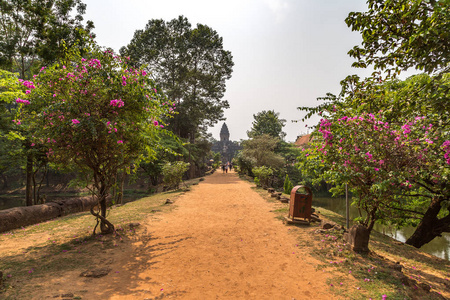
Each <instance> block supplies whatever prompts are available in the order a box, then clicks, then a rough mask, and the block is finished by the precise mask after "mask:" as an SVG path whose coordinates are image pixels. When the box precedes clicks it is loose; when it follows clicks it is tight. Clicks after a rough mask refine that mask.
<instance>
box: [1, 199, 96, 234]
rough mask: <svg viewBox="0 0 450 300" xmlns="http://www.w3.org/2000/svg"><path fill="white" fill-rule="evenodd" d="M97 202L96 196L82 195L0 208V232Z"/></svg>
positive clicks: (88, 206) (85, 208) (77, 209)
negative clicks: (31, 204) (29, 204)
mask: <svg viewBox="0 0 450 300" xmlns="http://www.w3.org/2000/svg"><path fill="white" fill-rule="evenodd" d="M96 204H97V199H96V198H93V197H81V198H73V199H68V200H59V201H55V202H49V203H45V204H41V205H33V206H22V207H13V208H9V209H5V210H0V232H5V231H8V230H12V229H16V228H20V227H23V226H28V225H33V224H37V223H41V222H44V221H48V220H51V219H55V218H58V217H61V216H65V215H69V214H72V213H76V212H82V211H86V210H89V209H90V208H91V207H92V206H94V205H96Z"/></svg>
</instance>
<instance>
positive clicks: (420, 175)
mask: <svg viewBox="0 0 450 300" xmlns="http://www.w3.org/2000/svg"><path fill="white" fill-rule="evenodd" d="M413 82H415V83H416V85H415V88H417V81H414V80H413ZM362 85H363V84H362V83H361V85H360V86H359V88H361V86H362ZM426 85H428V83H427V84H426ZM388 86H389V87H391V85H388ZM384 90H385V91H386V85H385V86H384ZM359 91H362V89H360V90H359ZM370 91H372V92H373V94H371V93H370V92H369V91H367V90H366V91H364V93H362V95H364V97H367V98H368V99H370V100H372V101H371V102H367V103H365V102H364V101H361V100H362V99H361V97H360V96H358V100H359V104H360V105H359V106H356V105H353V104H352V103H351V101H356V100H357V99H355V98H353V97H348V98H347V99H345V100H344V101H337V98H334V99H332V98H329V99H328V100H331V101H330V102H329V103H328V104H327V105H324V106H322V107H321V109H322V112H321V113H320V114H321V115H322V116H323V118H322V120H321V121H320V124H319V125H318V126H317V132H316V141H317V142H316V145H315V147H311V148H309V149H305V150H304V151H303V155H302V157H301V158H300V161H301V162H300V167H301V169H303V170H309V173H315V176H316V178H318V179H325V180H326V181H328V182H329V183H332V184H333V185H334V186H335V187H334V188H333V191H334V192H335V193H341V192H342V191H343V186H344V184H345V183H347V184H348V185H349V187H350V189H351V191H352V192H353V194H354V196H355V204H356V206H357V207H358V208H359V209H360V211H361V212H364V213H361V217H360V218H359V221H360V222H361V223H362V224H363V225H365V226H367V228H368V230H369V232H370V231H371V230H372V228H373V226H374V224H375V222H376V221H379V222H389V223H391V224H395V225H397V226H404V225H413V226H417V229H416V231H415V233H414V234H413V235H412V236H411V237H410V238H409V239H408V240H407V243H408V244H411V245H413V246H416V247H420V246H422V245H423V244H425V243H428V242H429V241H431V240H432V239H433V238H434V237H436V236H439V235H440V234H441V233H443V232H450V214H449V204H450V203H449V201H450V185H449V183H448V177H449V175H450V134H449V131H448V123H445V122H443V121H445V120H446V117H445V116H444V117H440V116H439V115H437V114H434V113H433V109H432V108H431V109H430V107H428V108H425V109H424V108H422V107H416V109H415V110H414V109H411V107H406V109H408V110H410V111H406V109H403V110H402V109H400V108H396V107H395V103H394V101H393V100H395V99H396V98H397V97H399V96H402V97H407V96H408V95H409V96H410V95H411V94H410V93H408V92H407V91H408V84H405V85H403V86H402V88H401V89H398V90H397V91H395V92H394V91H392V90H391V91H388V92H385V93H379V92H380V91H383V88H382V86H381V85H380V86H378V88H377V89H374V88H373V87H370ZM414 93H415V94H416V96H417V91H414ZM380 95H381V96H380ZM377 96H378V97H379V98H378V99H377V98H376V97H377ZM414 101H416V102H417V103H420V101H419V100H414ZM399 102H400V103H403V104H404V102H401V101H399ZM411 102H412V101H411ZM354 106H356V107H354ZM370 106H372V107H373V108H375V107H382V108H384V109H386V110H385V111H383V110H381V111H379V112H378V113H367V112H364V111H367V110H368V111H370V110H372V109H371V108H370ZM414 111H415V112H416V113H421V112H422V111H423V112H424V113H426V112H428V113H427V116H421V115H416V116H415V117H414V116H413V114H414ZM402 112H403V114H404V116H406V117H403V118H401V115H402Z"/></svg>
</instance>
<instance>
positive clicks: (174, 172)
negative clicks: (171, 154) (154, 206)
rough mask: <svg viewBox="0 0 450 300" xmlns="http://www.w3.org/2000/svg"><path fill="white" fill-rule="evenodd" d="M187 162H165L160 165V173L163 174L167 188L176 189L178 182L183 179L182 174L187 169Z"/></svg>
mask: <svg viewBox="0 0 450 300" xmlns="http://www.w3.org/2000/svg"><path fill="white" fill-rule="evenodd" d="M189 165H190V164H189V163H186V162H184V161H176V162H173V163H171V162H167V163H166V164H164V166H163V167H162V174H163V176H164V179H163V180H164V183H165V184H167V185H168V187H169V188H172V189H178V187H179V186H180V183H181V182H182V181H183V179H182V178H183V174H184V173H185V172H186V171H187V170H188V169H189Z"/></svg>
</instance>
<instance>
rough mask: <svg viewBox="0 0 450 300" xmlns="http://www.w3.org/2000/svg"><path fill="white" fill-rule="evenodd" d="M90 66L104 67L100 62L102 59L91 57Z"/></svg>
mask: <svg viewBox="0 0 450 300" xmlns="http://www.w3.org/2000/svg"><path fill="white" fill-rule="evenodd" d="M88 64H89V67H92V68H95V69H100V68H101V67H102V64H101V63H100V61H99V60H98V59H95V58H93V59H91V60H90V61H89V63H88Z"/></svg>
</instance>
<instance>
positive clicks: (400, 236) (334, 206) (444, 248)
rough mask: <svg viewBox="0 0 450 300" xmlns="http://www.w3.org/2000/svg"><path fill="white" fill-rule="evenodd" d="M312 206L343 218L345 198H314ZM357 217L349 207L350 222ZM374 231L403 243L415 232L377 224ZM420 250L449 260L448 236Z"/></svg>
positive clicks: (449, 243) (443, 235)
mask: <svg viewBox="0 0 450 300" xmlns="http://www.w3.org/2000/svg"><path fill="white" fill-rule="evenodd" d="M313 206H316V207H323V208H325V209H328V210H331V211H333V212H335V213H337V214H340V215H342V216H345V198H328V197H323V198H322V197H314V198H313ZM357 216H359V214H358V210H357V208H356V207H354V206H350V220H352V219H353V218H355V217H357ZM374 229H375V230H376V231H378V232H381V233H383V234H385V235H388V236H390V237H392V238H394V239H396V240H398V241H401V242H405V241H406V239H407V238H408V237H409V236H411V235H412V234H413V232H414V230H415V228H412V227H406V228H402V229H396V228H393V227H389V226H383V225H379V224H377V225H376V226H375V228H374ZM420 250H422V251H424V252H426V253H429V254H432V255H435V256H437V257H440V258H443V259H446V260H449V258H450V234H446V233H444V234H442V237H437V238H435V239H434V240H432V241H431V242H429V243H428V244H426V245H424V246H422V248H420Z"/></svg>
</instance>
